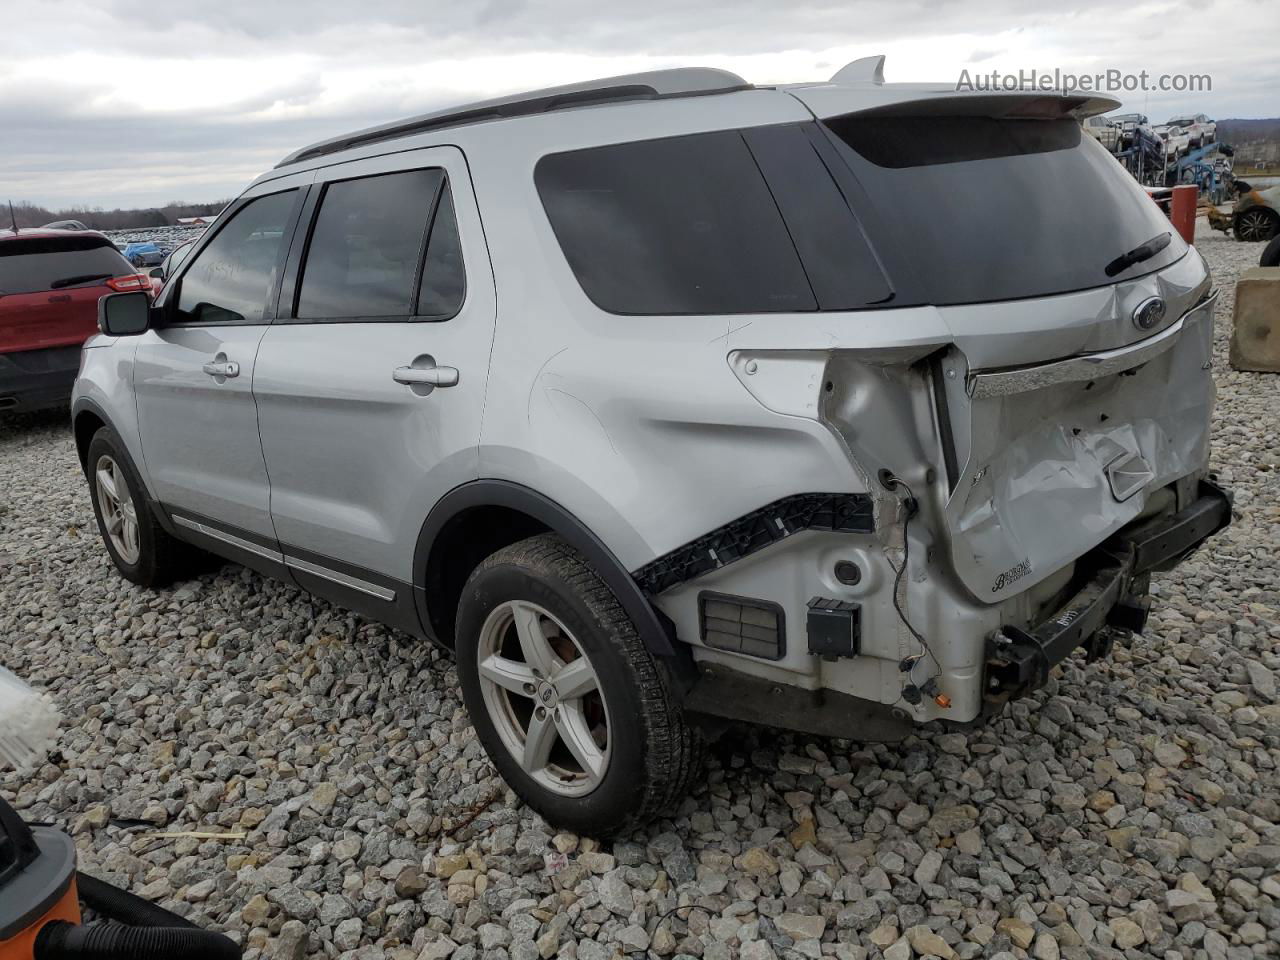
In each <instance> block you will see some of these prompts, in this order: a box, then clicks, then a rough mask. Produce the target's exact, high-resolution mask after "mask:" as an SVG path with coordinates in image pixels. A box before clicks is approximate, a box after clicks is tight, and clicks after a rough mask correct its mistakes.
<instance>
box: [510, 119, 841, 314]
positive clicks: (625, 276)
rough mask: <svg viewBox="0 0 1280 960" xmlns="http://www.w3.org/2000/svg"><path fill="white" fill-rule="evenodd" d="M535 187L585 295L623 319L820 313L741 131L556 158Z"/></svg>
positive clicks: (545, 162) (548, 160)
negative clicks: (793, 312)
mask: <svg viewBox="0 0 1280 960" xmlns="http://www.w3.org/2000/svg"><path fill="white" fill-rule="evenodd" d="M534 181H535V184H536V186H537V189H538V193H539V196H540V197H541V200H542V204H543V207H544V208H545V210H546V213H547V217H548V219H549V220H550V222H551V227H552V229H553V230H554V232H555V235H556V239H557V240H558V241H559V243H560V247H561V249H562V250H563V251H564V255H565V258H566V259H567V260H568V262H569V266H570V267H571V268H572V270H573V272H574V275H575V276H576V277H577V279H578V282H579V283H580V284H581V285H582V288H583V291H584V292H585V293H586V295H587V296H588V297H589V298H590V299H591V300H592V302H593V303H595V304H596V305H597V306H598V307H600V308H601V309H603V310H607V311H609V312H610V313H617V314H633V315H634V314H643V315H665V314H731V313H775V312H792V311H806V310H815V309H817V301H816V299H815V297H814V293H813V290H812V289H811V287H810V285H809V282H808V280H807V278H806V276H805V272H804V269H803V267H802V266H801V263H800V257H799V255H798V254H797V252H796V248H795V245H794V244H793V243H792V241H791V237H790V236H789V235H788V233H787V227H786V224H785V223H784V222H783V219H782V216H781V214H780V213H779V211H778V206H777V204H776V203H775V202H774V199H773V197H772V195H771V194H770V191H769V188H768V186H767V185H766V184H765V181H764V178H763V177H762V176H761V173H760V170H759V167H758V166H757V165H756V162H755V160H754V159H753V158H752V155H751V152H750V150H749V149H748V148H747V145H746V143H745V142H744V140H743V138H742V135H741V134H739V133H738V132H737V131H725V132H716V133H707V134H698V135H696V136H688V137H673V138H668V139H662V140H646V141H639V142H634V143H623V144H614V145H610V146H604V147H593V148H590V149H586V150H575V151H571V152H568V153H558V154H551V155H549V156H545V157H543V158H542V159H541V160H539V161H538V164H537V167H536V168H535V171H534Z"/></svg>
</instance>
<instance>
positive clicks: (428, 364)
mask: <svg viewBox="0 0 1280 960" xmlns="http://www.w3.org/2000/svg"><path fill="white" fill-rule="evenodd" d="M391 379H392V380H394V381H395V382H396V383H403V384H405V385H407V386H408V387H409V389H410V390H412V391H413V392H414V394H415V395H417V396H419V397H426V396H429V395H430V394H431V393H432V391H434V390H435V389H436V387H456V386H457V385H458V369H457V367H440V366H437V365H436V358H435V357H433V356H431V354H429V353H421V354H419V355H418V356H416V357H414V358H413V363H411V364H410V365H409V366H407V367H396V368H395V369H394V370H392V371H391Z"/></svg>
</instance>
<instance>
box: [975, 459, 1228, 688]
mask: <svg viewBox="0 0 1280 960" xmlns="http://www.w3.org/2000/svg"><path fill="white" fill-rule="evenodd" d="M1230 522H1231V495H1230V494H1229V493H1228V492H1227V491H1225V490H1224V489H1222V488H1221V487H1219V486H1218V485H1217V484H1215V483H1212V482H1210V481H1208V480H1202V481H1201V482H1200V488H1199V495H1198V497H1197V498H1196V500H1195V501H1193V502H1192V503H1191V504H1189V505H1188V506H1187V507H1186V508H1184V509H1183V510H1180V511H1179V512H1177V513H1175V514H1172V515H1168V516H1164V517H1157V518H1154V519H1152V520H1147V521H1143V522H1142V523H1140V524H1137V525H1135V526H1132V527H1128V528H1125V529H1124V530H1121V531H1120V532H1119V533H1118V534H1116V535H1115V536H1114V537H1112V538H1111V539H1109V540H1108V541H1106V542H1105V543H1103V544H1102V545H1101V546H1099V547H1098V548H1097V549H1095V550H1093V551H1091V552H1090V553H1089V554H1088V555H1086V556H1085V557H1084V558H1083V559H1082V560H1081V561H1080V564H1079V569H1080V570H1081V571H1082V578H1083V583H1082V584H1081V586H1080V588H1079V589H1078V590H1077V591H1076V593H1075V594H1074V595H1073V596H1072V597H1071V598H1070V599H1069V600H1067V602H1066V603H1064V604H1063V605H1062V606H1061V607H1060V608H1059V609H1058V610H1057V611H1056V612H1055V613H1054V614H1053V615H1052V616H1051V617H1049V618H1048V619H1047V620H1045V621H1043V622H1041V623H1040V624H1038V625H1036V626H1035V627H1032V628H1030V629H1028V630H1022V629H1019V628H1017V627H1012V626H1007V627H1003V628H1001V629H1000V630H999V631H998V632H997V633H996V634H995V635H994V636H992V637H991V638H990V640H989V641H988V652H987V677H986V684H987V686H986V691H985V701H986V706H987V708H988V711H991V710H994V709H998V708H999V707H1000V706H1003V705H1004V704H1005V703H1006V702H1008V701H1009V700H1011V699H1015V698H1016V697H1018V696H1022V695H1023V694H1026V693H1029V692H1030V691H1031V690H1034V689H1035V688H1036V687H1039V686H1040V685H1042V684H1043V683H1044V682H1045V681H1046V680H1047V679H1048V678H1049V671H1050V670H1051V669H1052V668H1053V667H1054V666H1055V665H1056V664H1058V663H1060V662H1062V661H1063V660H1065V659H1066V658H1067V657H1068V656H1070V655H1071V654H1072V652H1074V651H1075V650H1077V649H1079V648H1081V647H1083V648H1084V649H1085V651H1086V653H1087V654H1088V656H1089V659H1090V660H1095V659H1097V658H1099V657H1103V656H1106V655H1107V654H1108V653H1110V650H1111V644H1112V641H1113V639H1114V637H1115V636H1116V634H1117V632H1125V633H1139V632H1141V630H1142V628H1143V626H1145V624H1146V619H1147V616H1146V615H1147V609H1148V607H1149V605H1150V601H1149V600H1148V599H1147V596H1146V594H1147V589H1148V585H1149V582H1150V574H1151V572H1152V571H1155V570H1168V569H1170V568H1172V567H1173V566H1175V565H1176V564H1177V563H1178V562H1179V561H1181V560H1182V559H1183V558H1184V557H1186V556H1187V555H1188V554H1190V553H1191V552H1192V551H1194V550H1195V549H1196V548H1197V547H1198V546H1199V545H1200V544H1202V543H1203V542H1204V541H1205V540H1207V539H1208V538H1209V537H1211V536H1212V535H1213V534H1215V533H1217V532H1218V531H1219V530H1221V529H1222V528H1223V527H1226V526H1227V525H1228V524H1229V523H1230Z"/></svg>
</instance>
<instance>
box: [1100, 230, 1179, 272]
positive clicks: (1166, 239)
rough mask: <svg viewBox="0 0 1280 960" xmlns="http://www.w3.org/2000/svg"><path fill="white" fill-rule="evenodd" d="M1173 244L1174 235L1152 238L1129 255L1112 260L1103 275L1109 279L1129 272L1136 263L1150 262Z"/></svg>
mask: <svg viewBox="0 0 1280 960" xmlns="http://www.w3.org/2000/svg"><path fill="white" fill-rule="evenodd" d="M1172 242H1173V234H1171V233H1161V234H1158V235H1156V236H1154V237H1152V238H1151V239H1150V240H1148V241H1147V242H1146V243H1143V244H1140V245H1139V246H1136V247H1134V248H1133V249H1132V250H1130V251H1129V252H1128V253H1122V254H1120V256H1118V257H1116V258H1115V259H1114V260H1112V261H1111V262H1110V263H1108V264H1107V266H1106V268H1105V269H1104V270H1103V273H1105V274H1106V275H1107V276H1108V277H1114V276H1115V275H1116V274H1118V273H1123V272H1124V271H1125V270H1128V269H1129V268H1130V267H1132V266H1133V265H1134V264H1135V263H1142V262H1143V261H1144V260H1150V259H1151V258H1152V257H1154V256H1155V255H1156V254H1157V253H1159V252H1160V251H1161V250H1163V249H1164V248H1165V247H1167V246H1168V245H1169V244H1170V243H1172Z"/></svg>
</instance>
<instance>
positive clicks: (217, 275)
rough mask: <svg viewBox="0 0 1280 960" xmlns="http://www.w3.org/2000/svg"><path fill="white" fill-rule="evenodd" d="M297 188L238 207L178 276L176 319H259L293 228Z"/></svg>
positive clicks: (218, 321) (191, 321)
mask: <svg viewBox="0 0 1280 960" xmlns="http://www.w3.org/2000/svg"><path fill="white" fill-rule="evenodd" d="M297 197H298V191H297V190H286V191H283V192H282V193H273V194H270V195H268V196H265V197H257V198H256V199H253V200H250V201H249V202H248V203H247V204H245V205H244V206H243V207H241V208H240V209H239V210H238V211H236V213H235V214H233V215H232V217H231V219H230V220H229V221H227V223H226V224H225V225H224V226H223V227H222V228H221V229H220V230H219V231H218V233H217V234H216V235H215V236H214V237H213V239H212V240H210V241H209V243H208V244H207V245H206V246H205V247H204V248H203V249H202V250H201V251H200V253H199V254H197V255H196V258H195V259H194V260H193V261H191V265H190V266H189V267H188V268H187V270H186V271H185V272H184V273H183V274H182V277H181V281H180V282H181V287H180V289H179V290H178V306H177V316H176V318H175V319H176V321H177V322H179V323H189V324H206V323H208V324H214V323H261V322H262V321H263V318H264V317H265V316H266V310H267V298H268V295H269V294H270V293H271V291H272V290H273V289H274V288H275V282H276V278H277V276H278V275H279V271H280V267H281V261H282V259H283V254H284V242H285V237H286V236H287V234H288V232H289V231H290V230H291V229H292V224H293V220H294V204H295V202H296V201H297Z"/></svg>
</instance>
